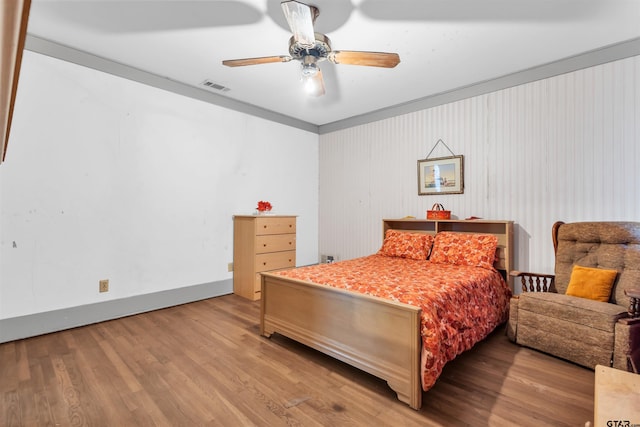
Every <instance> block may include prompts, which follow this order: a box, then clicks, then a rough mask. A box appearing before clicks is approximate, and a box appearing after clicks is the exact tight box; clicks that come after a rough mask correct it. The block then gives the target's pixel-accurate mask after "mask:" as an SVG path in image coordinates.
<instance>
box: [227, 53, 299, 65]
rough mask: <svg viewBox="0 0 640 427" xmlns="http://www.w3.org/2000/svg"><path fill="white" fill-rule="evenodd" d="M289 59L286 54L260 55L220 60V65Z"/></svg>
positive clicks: (256, 63)
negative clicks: (257, 56)
mask: <svg viewBox="0 0 640 427" xmlns="http://www.w3.org/2000/svg"><path fill="white" fill-rule="evenodd" d="M289 61H291V57H290V56H288V55H280V56H261V57H259V58H242V59H227V60H224V61H222V65H226V66H227V67H242V66H244V65H258V64H271V63H273V62H289Z"/></svg>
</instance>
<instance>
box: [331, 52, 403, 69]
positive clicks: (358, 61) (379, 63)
mask: <svg viewBox="0 0 640 427" xmlns="http://www.w3.org/2000/svg"><path fill="white" fill-rule="evenodd" d="M328 59H329V61H331V62H333V63H334V64H349V65H366V66H369V67H383V68H393V67H395V66H396V65H398V64H399V63H400V56H399V55H398V54H397V53H387V52H359V51H355V50H336V51H333V52H331V53H330V54H329V57H328Z"/></svg>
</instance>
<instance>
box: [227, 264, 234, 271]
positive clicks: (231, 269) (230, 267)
mask: <svg viewBox="0 0 640 427" xmlns="http://www.w3.org/2000/svg"><path fill="white" fill-rule="evenodd" d="M227 271H233V263H232V262H230V263H229V264H227Z"/></svg>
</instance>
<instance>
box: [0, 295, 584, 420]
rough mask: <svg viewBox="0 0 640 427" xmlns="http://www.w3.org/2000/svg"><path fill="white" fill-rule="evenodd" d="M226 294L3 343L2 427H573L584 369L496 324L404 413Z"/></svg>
mask: <svg viewBox="0 0 640 427" xmlns="http://www.w3.org/2000/svg"><path fill="white" fill-rule="evenodd" d="M258 314H259V302H250V301H247V300H244V299H242V298H240V297H237V296H235V295H227V296H223V297H219V298H213V299H209V300H204V301H199V302H195V303H191V304H185V305H181V306H177V307H172V308H168V309H164V310H158V311H154V312H150V313H144V314H140V315H136V316H130V317H126V318H122V319H117V320H112V321H108V322H103V323H99V324H95V325H90V326H86V327H82V328H76V329H72V330H68V331H62V332H57V333H53V334H48V335H44V336H39V337H34V338H29V339H25V340H18V341H14V342H10V343H5V344H0V396H1V399H0V415H1V418H0V425H2V426H47V425H51V426H54V425H61V426H89V425H91V426H134V425H135V426H244V425H247V426H250V425H256V426H314V425H331V426H343V425H377V426H383V425H389V426H398V425H405V426H514V425H518V426H584V424H585V422H586V421H591V420H593V381H594V373H593V371H590V370H587V369H584V368H581V367H578V366H576V365H572V364H570V363H568V362H564V361H561V360H558V359H555V358H553V357H550V356H548V355H545V354H541V353H538V352H535V351H533V350H529V349H526V348H521V347H519V346H517V345H514V344H512V343H510V342H509V341H508V340H507V338H506V336H505V335H504V329H503V328H502V327H501V328H499V330H497V331H496V332H494V333H493V334H492V335H491V336H490V337H489V338H487V340H485V341H483V342H482V343H480V344H479V345H477V346H476V347H475V348H474V349H472V350H471V351H470V352H467V353H465V354H462V355H460V356H459V357H458V358H457V359H455V360H454V361H452V362H450V363H449V364H448V365H447V366H446V367H445V370H444V372H443V373H442V376H441V377H440V379H439V380H438V382H437V383H436V385H435V386H434V387H433V388H432V389H431V390H429V391H428V392H425V393H424V396H423V402H424V403H423V407H422V409H421V410H420V411H414V410H413V409H411V408H409V407H408V406H407V405H405V404H403V403H401V402H399V401H398V400H396V398H395V394H394V393H393V392H392V391H391V389H389V387H388V386H387V385H386V383H385V382H384V381H382V380H379V379H377V378H375V377H372V376H370V375H368V374H366V373H363V372H361V371H359V370H356V369H354V368H351V367H349V366H347V365H345V364H343V363H340V362H338V361H336V360H333V359H331V358H329V357H327V356H324V355H323V354H321V353H318V352H316V351H314V350H311V349H309V348H307V347H304V346H302V345H300V344H297V343H295V342H293V341H290V340H288V339H286V338H284V337H281V336H278V335H276V336H274V337H272V338H271V339H266V338H263V337H261V336H259V335H258Z"/></svg>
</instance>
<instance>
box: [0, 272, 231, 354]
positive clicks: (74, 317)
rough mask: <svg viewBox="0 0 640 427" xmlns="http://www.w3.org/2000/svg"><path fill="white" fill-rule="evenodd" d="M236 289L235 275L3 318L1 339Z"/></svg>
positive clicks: (157, 307)
mask: <svg viewBox="0 0 640 427" xmlns="http://www.w3.org/2000/svg"><path fill="white" fill-rule="evenodd" d="M232 292H233V279H227V280H221V281H218V282H211V283H203V284H200V285H194V286H187V287H184V288H177V289H171V290H168V291H162V292H154V293H152V294H145V295H137V296H134V297H129V298H123V299H117V300H110V301H105V302H99V303H94V304H87V305H81V306H77V307H70V308H65V309H61V310H53V311H47V312H43V313H35V314H29V315H26V316H19V317H12V318H8V319H0V343H3V342H9V341H14V340H18V339H22V338H28V337H33V336H36V335H42V334H48V333H50V332H56V331H62V330H64V329H70V328H75V327H78V326H84V325H89V324H92V323H98V322H103V321H105V320H111V319H117V318H119V317H125V316H130V315H133V314H138V313H143V312H145V311H153V310H158V309H161V308H167V307H172V306H174V305H180V304H185V303H188V302H193V301H199V300H203V299H207V298H213V297H217V296H221V295H226V294H230V293H232Z"/></svg>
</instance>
